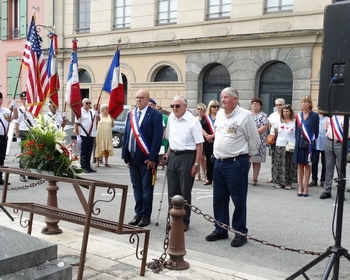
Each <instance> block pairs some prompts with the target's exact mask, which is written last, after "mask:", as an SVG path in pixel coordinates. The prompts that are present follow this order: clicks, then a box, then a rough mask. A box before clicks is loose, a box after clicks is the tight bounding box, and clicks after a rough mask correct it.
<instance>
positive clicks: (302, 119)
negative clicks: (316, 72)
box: [293, 96, 319, 197]
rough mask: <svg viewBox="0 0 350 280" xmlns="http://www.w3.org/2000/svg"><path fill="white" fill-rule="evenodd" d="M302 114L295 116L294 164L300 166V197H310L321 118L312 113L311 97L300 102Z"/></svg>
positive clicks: (305, 97) (306, 97)
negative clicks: (311, 176)
mask: <svg viewBox="0 0 350 280" xmlns="http://www.w3.org/2000/svg"><path fill="white" fill-rule="evenodd" d="M300 102H301V112H300V113H299V114H297V115H296V116H295V118H296V122H295V148H294V154H293V162H294V163H297V164H298V182H299V189H298V193H297V195H298V196H303V197H307V196H308V195H309V186H308V184H309V179H310V175H311V172H310V165H311V163H312V151H313V150H315V149H316V145H315V139H316V138H317V137H318V129H319V117H318V114H317V113H315V112H312V111H311V109H312V100H311V97H310V96H303V97H302V98H301V100H300Z"/></svg>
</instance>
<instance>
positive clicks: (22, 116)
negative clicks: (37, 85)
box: [14, 91, 36, 182]
mask: <svg viewBox="0 0 350 280" xmlns="http://www.w3.org/2000/svg"><path fill="white" fill-rule="evenodd" d="M20 98H21V102H22V106H21V107H20V108H19V109H18V111H19V112H18V118H17V119H16V120H14V123H15V132H16V138H17V143H19V144H20V145H21V143H22V141H24V140H26V138H27V137H26V135H27V133H28V132H29V128H30V127H32V126H34V125H35V124H36V122H35V120H34V117H33V116H32V114H31V113H30V112H29V111H28V110H27V108H26V104H27V93H26V92H25V91H23V92H21V94H20ZM22 152H23V147H22V145H21V153H22ZM19 167H20V168H22V163H21V159H20V160H19ZM19 179H20V180H21V182H27V178H26V176H24V175H20V176H19ZM28 179H36V178H35V177H29V178H28Z"/></svg>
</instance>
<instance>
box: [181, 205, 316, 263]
mask: <svg viewBox="0 0 350 280" xmlns="http://www.w3.org/2000/svg"><path fill="white" fill-rule="evenodd" d="M185 205H187V206H189V207H190V208H191V211H192V212H194V213H196V214H198V215H202V216H203V218H204V219H205V220H207V221H209V222H211V223H215V224H217V225H218V226H219V227H221V228H223V229H225V230H227V231H230V232H232V233H235V234H239V235H241V236H244V237H246V238H247V239H250V240H253V241H256V242H258V243H261V244H263V245H267V246H271V247H274V248H278V249H280V250H283V251H290V252H296V253H299V254H308V255H313V256H319V255H321V254H322V253H320V252H314V251H306V250H302V249H294V248H290V247H286V246H283V245H276V244H274V243H270V242H268V241H265V240H261V239H258V238H255V237H252V236H250V235H248V234H244V233H242V232H239V231H237V230H234V229H233V228H231V227H230V226H228V225H226V224H224V223H222V222H219V221H217V220H215V218H213V217H212V216H210V215H209V214H204V213H203V212H202V210H200V209H199V208H198V207H196V206H194V205H191V204H189V203H188V202H187V201H186V200H185Z"/></svg>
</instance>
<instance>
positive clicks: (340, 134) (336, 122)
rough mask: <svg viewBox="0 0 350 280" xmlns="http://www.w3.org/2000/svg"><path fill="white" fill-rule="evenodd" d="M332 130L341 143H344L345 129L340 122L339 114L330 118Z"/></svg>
mask: <svg viewBox="0 0 350 280" xmlns="http://www.w3.org/2000/svg"><path fill="white" fill-rule="evenodd" d="M330 122H331V126H332V130H333V132H334V134H335V136H336V137H337V139H338V141H339V142H340V143H343V129H342V128H341V125H340V123H339V120H338V118H337V116H332V117H331V118H330Z"/></svg>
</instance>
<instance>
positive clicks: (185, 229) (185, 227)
mask: <svg viewBox="0 0 350 280" xmlns="http://www.w3.org/2000/svg"><path fill="white" fill-rule="evenodd" d="M189 228H190V226H189V225H185V224H184V232H186V231H188V229H189Z"/></svg>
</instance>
